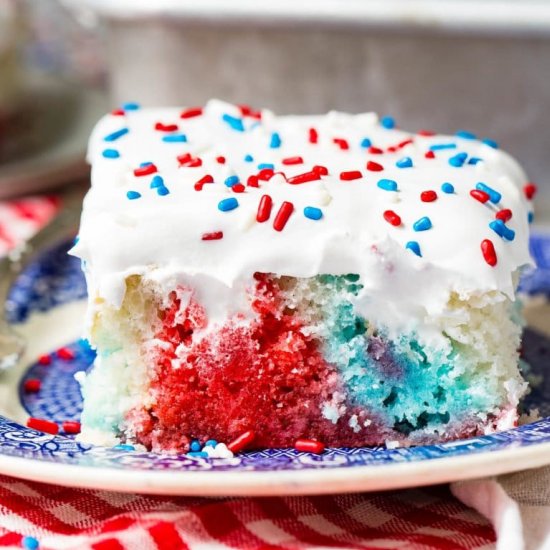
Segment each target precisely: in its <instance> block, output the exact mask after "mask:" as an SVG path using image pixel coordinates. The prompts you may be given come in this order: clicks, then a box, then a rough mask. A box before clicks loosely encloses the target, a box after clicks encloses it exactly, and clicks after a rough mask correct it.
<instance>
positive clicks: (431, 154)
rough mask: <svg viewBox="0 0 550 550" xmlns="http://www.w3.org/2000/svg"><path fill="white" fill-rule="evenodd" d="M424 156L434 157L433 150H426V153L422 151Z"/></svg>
mask: <svg viewBox="0 0 550 550" xmlns="http://www.w3.org/2000/svg"><path fill="white" fill-rule="evenodd" d="M424 157H425V158H427V159H434V158H435V153H434V152H433V151H426V153H424Z"/></svg>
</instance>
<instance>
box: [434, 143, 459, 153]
mask: <svg viewBox="0 0 550 550" xmlns="http://www.w3.org/2000/svg"><path fill="white" fill-rule="evenodd" d="M443 149H456V143H434V145H430V151H443Z"/></svg>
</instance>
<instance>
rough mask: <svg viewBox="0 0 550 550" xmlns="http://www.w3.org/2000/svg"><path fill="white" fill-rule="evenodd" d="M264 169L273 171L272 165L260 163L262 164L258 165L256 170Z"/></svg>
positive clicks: (273, 166)
mask: <svg viewBox="0 0 550 550" xmlns="http://www.w3.org/2000/svg"><path fill="white" fill-rule="evenodd" d="M266 168H267V169H268V170H274V169H275V165H274V164H272V163H271V162H262V163H260V164H258V170H265V169H266Z"/></svg>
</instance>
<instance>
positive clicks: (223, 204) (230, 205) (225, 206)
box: [218, 197, 239, 212]
mask: <svg viewBox="0 0 550 550" xmlns="http://www.w3.org/2000/svg"><path fill="white" fill-rule="evenodd" d="M237 206H239V201H238V200H237V199H236V198H235V197H231V198H229V199H223V200H221V201H220V202H219V203H218V209H219V210H221V211H222V212H229V211H230V210H234V209H235V208H237Z"/></svg>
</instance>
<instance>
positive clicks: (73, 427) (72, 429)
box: [61, 420, 80, 434]
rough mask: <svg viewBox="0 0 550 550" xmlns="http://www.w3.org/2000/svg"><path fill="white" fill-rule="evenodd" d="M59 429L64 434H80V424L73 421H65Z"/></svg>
mask: <svg viewBox="0 0 550 550" xmlns="http://www.w3.org/2000/svg"><path fill="white" fill-rule="evenodd" d="M61 427H62V428H63V431H64V432H65V433H66V434H79V433H80V422H76V421H75V420H66V421H65V422H63V424H62V425H61Z"/></svg>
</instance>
